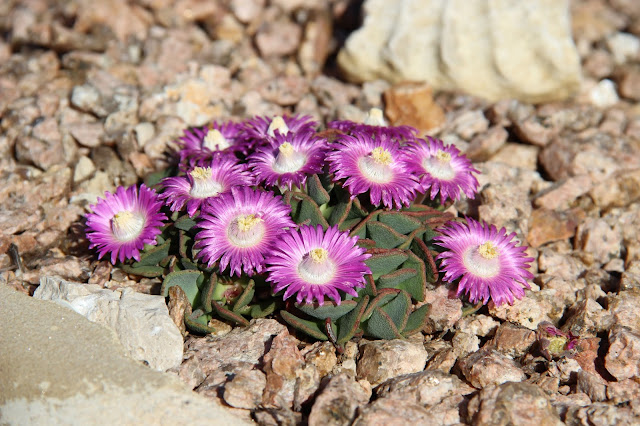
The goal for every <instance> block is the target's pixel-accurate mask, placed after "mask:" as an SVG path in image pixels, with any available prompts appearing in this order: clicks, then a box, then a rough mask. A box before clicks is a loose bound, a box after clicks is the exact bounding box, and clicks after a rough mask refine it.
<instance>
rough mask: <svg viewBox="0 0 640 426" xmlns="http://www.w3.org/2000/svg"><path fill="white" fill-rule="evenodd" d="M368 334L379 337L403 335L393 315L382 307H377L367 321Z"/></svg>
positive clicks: (394, 337) (397, 337)
mask: <svg viewBox="0 0 640 426" xmlns="http://www.w3.org/2000/svg"><path fill="white" fill-rule="evenodd" d="M365 332H366V334H367V335H369V336H372V337H375V338H378V339H387V340H391V339H402V335H401V334H400V332H399V331H398V328H397V327H396V325H395V324H394V323H393V320H392V319H391V317H390V316H389V315H388V314H387V313H386V312H384V311H383V310H382V309H380V308H375V309H374V310H373V313H372V315H371V318H369V321H367V329H366V331H365Z"/></svg>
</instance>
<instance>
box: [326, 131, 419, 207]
mask: <svg viewBox="0 0 640 426" xmlns="http://www.w3.org/2000/svg"><path fill="white" fill-rule="evenodd" d="M333 147H334V151H333V152H331V153H329V154H327V157H326V160H327V162H328V163H329V171H330V172H331V173H333V175H334V181H338V180H340V179H346V180H345V182H344V184H343V185H344V186H345V187H346V188H348V190H349V193H350V194H351V198H355V197H356V196H357V195H358V194H362V193H365V192H367V191H369V196H370V199H371V204H373V205H375V206H379V205H380V204H381V203H382V204H384V206H385V207H387V208H394V207H395V208H398V209H399V208H401V207H402V206H403V205H406V206H408V205H409V204H410V203H411V201H413V199H414V198H415V195H416V189H417V186H418V182H417V179H416V177H415V176H414V175H413V174H412V173H411V171H410V170H409V168H408V167H407V162H406V159H405V158H404V156H403V155H402V154H401V152H400V146H399V145H398V143H397V142H394V141H393V140H391V138H389V137H388V136H385V135H383V134H381V135H379V137H377V138H376V139H372V138H370V137H369V136H366V135H364V134H354V135H352V136H348V135H345V136H342V137H340V139H339V140H337V141H336V143H334V144H333Z"/></svg>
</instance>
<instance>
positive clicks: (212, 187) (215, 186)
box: [189, 167, 224, 198]
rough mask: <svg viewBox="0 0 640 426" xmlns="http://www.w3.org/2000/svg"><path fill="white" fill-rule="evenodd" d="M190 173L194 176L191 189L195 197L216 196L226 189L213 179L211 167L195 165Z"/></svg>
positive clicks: (191, 193)
mask: <svg viewBox="0 0 640 426" xmlns="http://www.w3.org/2000/svg"><path fill="white" fill-rule="evenodd" d="M189 174H190V175H191V177H192V178H193V183H192V184H191V190H190V191H189V194H190V195H191V196H192V197H193V198H209V197H215V196H216V195H218V194H219V193H220V192H222V190H223V189H224V188H223V186H222V185H221V184H220V182H217V181H215V180H213V179H211V176H212V175H213V172H212V170H211V167H194V168H193V170H191V171H190V172H189Z"/></svg>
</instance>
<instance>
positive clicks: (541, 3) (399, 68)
mask: <svg viewBox="0 0 640 426" xmlns="http://www.w3.org/2000/svg"><path fill="white" fill-rule="evenodd" d="M363 9H364V13H365V19H364V25H363V27H362V28H360V29H359V30H357V31H355V32H354V33H353V34H352V35H351V36H350V37H349V39H347V42H346V44H345V47H344V48H343V49H342V50H341V51H340V53H339V55H338V63H339V65H340V67H341V68H342V69H343V71H344V72H345V74H346V76H347V77H348V78H349V79H351V80H353V81H356V82H362V81H370V80H375V79H378V78H384V79H386V80H389V81H391V82H394V83H396V82H399V81H402V80H410V81H428V82H429V83H430V84H431V85H432V86H434V88H435V89H445V90H462V91H466V92H468V93H471V94H474V95H478V96H482V97H485V98H487V99H490V100H497V99H502V98H516V99H521V100H523V101H527V102H544V101H551V100H559V99H564V98H566V97H568V96H570V95H571V94H573V93H574V92H576V91H577V90H578V89H579V87H580V80H581V74H580V58H579V56H578V52H577V49H576V47H575V44H574V43H573V40H572V38H571V26H570V22H569V21H570V19H569V17H570V15H569V1H568V0H529V1H526V2H522V1H518V0H493V1H490V2H488V1H486V0H450V1H446V0H428V1H427V0H397V1H388V0H367V1H366V2H365V4H364V7H363Z"/></svg>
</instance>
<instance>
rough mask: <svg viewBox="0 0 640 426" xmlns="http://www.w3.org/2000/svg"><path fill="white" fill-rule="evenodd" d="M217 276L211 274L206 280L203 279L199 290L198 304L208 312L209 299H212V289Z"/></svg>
mask: <svg viewBox="0 0 640 426" xmlns="http://www.w3.org/2000/svg"><path fill="white" fill-rule="evenodd" d="M217 282H218V277H217V276H216V274H211V277H209V279H208V280H205V281H204V285H203V286H202V290H201V291H200V305H201V306H202V308H203V309H204V310H205V311H206V312H207V313H208V312H211V301H212V300H213V291H214V290H215V288H216V284H217Z"/></svg>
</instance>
